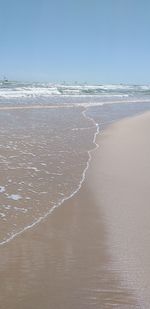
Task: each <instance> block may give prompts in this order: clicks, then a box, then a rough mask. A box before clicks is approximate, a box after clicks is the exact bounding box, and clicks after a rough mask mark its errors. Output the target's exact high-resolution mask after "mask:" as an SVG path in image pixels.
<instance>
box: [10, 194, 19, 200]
mask: <svg viewBox="0 0 150 309" xmlns="http://www.w3.org/2000/svg"><path fill="white" fill-rule="evenodd" d="M7 198H9V199H11V200H14V201H18V200H20V199H22V196H21V195H19V194H11V195H8V196H7Z"/></svg>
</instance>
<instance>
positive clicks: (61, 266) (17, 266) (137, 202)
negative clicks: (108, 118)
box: [0, 113, 150, 309]
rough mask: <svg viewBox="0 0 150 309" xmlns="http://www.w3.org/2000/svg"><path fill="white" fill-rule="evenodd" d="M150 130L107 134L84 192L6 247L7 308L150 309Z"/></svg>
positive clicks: (134, 125) (141, 120)
mask: <svg viewBox="0 0 150 309" xmlns="http://www.w3.org/2000/svg"><path fill="white" fill-rule="evenodd" d="M149 131H150V113H146V114H145V115H141V116H138V117H135V118H131V119H126V120H123V121H120V122H118V123H116V124H114V125H112V126H111V127H109V128H108V129H106V130H105V131H104V132H103V134H102V135H100V136H99V137H98V143H99V145H100V147H99V148H98V149H97V150H96V151H93V153H92V161H91V164H90V167H89V169H88V171H87V174H86V180H85V182H84V184H83V186H82V188H81V190H80V191H79V192H78V193H77V194H76V195H75V196H74V197H73V198H71V199H70V200H68V201H66V202H65V203H64V204H63V205H62V206H61V207H59V208H57V209H56V211H55V212H53V213H52V214H51V215H50V216H49V217H48V218H47V220H44V221H43V222H42V223H41V224H39V225H37V226H36V227H35V228H34V229H32V230H29V231H26V232H25V233H23V234H22V235H20V236H19V237H16V238H15V239H14V240H13V241H11V242H9V243H8V244H6V245H5V246H1V247H0V278H1V280H0V308H1V309H6V308H7V309H35V308H36V309H41V308H43V309H92V308H94V309H101V308H102V309H103V308H104V309H105V308H114V307H115V308H120V309H121V308H123V309H125V308H126V309H131V308H149V307H150V297H149V295H150V274H149V272H150V267H149V266H150V265H149V264H150V262H149V261H150V249H149V240H150V210H149V204H150V193H149V192H150V191H149V189H150V188H149V179H150V177H149V176H150V169H149V167H150V162H149V157H150V156H149V154H150V139H149Z"/></svg>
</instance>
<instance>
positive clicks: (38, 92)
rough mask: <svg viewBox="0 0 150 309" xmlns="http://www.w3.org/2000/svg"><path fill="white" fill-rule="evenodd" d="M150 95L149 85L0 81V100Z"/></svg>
mask: <svg viewBox="0 0 150 309" xmlns="http://www.w3.org/2000/svg"><path fill="white" fill-rule="evenodd" d="M147 95H150V85H123V84H119V85H115V84H114V85H112V84H111V85H87V84H84V85H83V84H82V85H80V84H76V85H67V84H49V83H20V82H8V81H7V82H3V81H0V100H2V99H3V100H5V99H6V100H8V99H9V100H10V99H21V98H22V99H23V98H26V99H35V98H43V99H44V98H50V97H55V96H58V97H63V96H64V97H67V96H69V97H93V96H94V97H95V96H96V97H97V96H98V97H99V98H103V99H105V98H107V99H109V98H127V97H139V96H143V97H145V96H147Z"/></svg>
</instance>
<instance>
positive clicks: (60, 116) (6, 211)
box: [0, 81, 150, 245]
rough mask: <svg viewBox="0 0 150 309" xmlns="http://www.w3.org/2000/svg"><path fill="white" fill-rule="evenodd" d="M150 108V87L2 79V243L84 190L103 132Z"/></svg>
mask: <svg viewBox="0 0 150 309" xmlns="http://www.w3.org/2000/svg"><path fill="white" fill-rule="evenodd" d="M149 109H150V86H149V85H86V84H84V85H79V84H76V85H67V84H63V85H62V84H61V85H59V84H45V83H19V82H3V81H1V82H0V245H3V244H5V243H6V242H9V241H11V240H12V239H13V238H14V237H16V236H17V235H19V234H21V233H23V232H24V231H25V230H27V229H30V228H32V227H33V226H34V225H36V224H39V223H40V222H41V221H42V220H44V219H45V218H46V217H47V216H48V215H50V214H51V213H52V212H53V211H54V210H55V209H56V208H57V207H61V205H62V203H63V201H65V200H66V199H69V198H70V197H71V196H73V195H74V194H75V193H76V192H77V191H78V190H79V189H80V187H81V185H82V183H83V181H84V178H85V176H86V170H87V168H88V166H89V162H90V159H91V151H92V150H93V149H94V148H95V147H97V145H96V135H97V134H98V133H100V134H101V133H102V132H103V129H104V128H105V127H106V126H107V125H109V124H111V123H112V122H114V121H117V120H119V119H121V118H123V117H129V116H132V115H134V114H138V113H141V112H143V111H146V110H149Z"/></svg>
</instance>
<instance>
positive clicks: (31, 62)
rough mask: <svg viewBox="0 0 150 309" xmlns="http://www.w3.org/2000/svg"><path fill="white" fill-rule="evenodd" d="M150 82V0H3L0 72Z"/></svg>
mask: <svg viewBox="0 0 150 309" xmlns="http://www.w3.org/2000/svg"><path fill="white" fill-rule="evenodd" d="M3 75H6V76H7V78H8V79H13V80H24V81H25V80H26V81H43V82H46V81H49V82H61V81H67V82H70V83H71V82H75V81H78V82H87V83H134V84H143V83H150V1H149V0H0V77H2V76H3Z"/></svg>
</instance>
